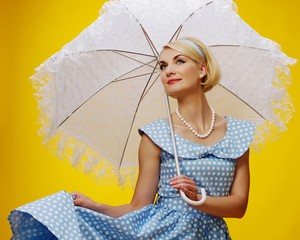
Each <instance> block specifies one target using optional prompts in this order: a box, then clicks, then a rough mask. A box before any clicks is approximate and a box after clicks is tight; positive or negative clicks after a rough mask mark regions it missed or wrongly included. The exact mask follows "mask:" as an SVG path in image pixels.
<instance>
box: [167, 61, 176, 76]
mask: <svg viewBox="0 0 300 240" xmlns="http://www.w3.org/2000/svg"><path fill="white" fill-rule="evenodd" d="M165 73H166V76H168V77H169V76H171V75H172V74H174V73H175V70H174V67H173V65H172V64H169V65H168V66H167V67H166V69H165Z"/></svg>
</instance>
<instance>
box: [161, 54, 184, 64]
mask: <svg viewBox="0 0 300 240" xmlns="http://www.w3.org/2000/svg"><path fill="white" fill-rule="evenodd" d="M180 56H183V57H185V55H184V54H178V55H176V56H175V57H173V60H175V59H176V58H178V57H180ZM160 63H166V62H165V61H159V64H160Z"/></svg>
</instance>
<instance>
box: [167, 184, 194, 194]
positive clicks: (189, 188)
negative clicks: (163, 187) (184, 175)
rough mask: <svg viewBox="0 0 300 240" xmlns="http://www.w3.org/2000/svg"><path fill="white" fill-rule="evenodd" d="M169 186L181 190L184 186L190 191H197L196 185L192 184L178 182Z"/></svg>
mask: <svg viewBox="0 0 300 240" xmlns="http://www.w3.org/2000/svg"><path fill="white" fill-rule="evenodd" d="M171 186H172V187H174V188H175V189H177V190H183V189H184V188H186V189H188V190H189V191H191V192H194V193H197V187H196V186H195V185H193V184H188V183H178V184H172V185H171Z"/></svg>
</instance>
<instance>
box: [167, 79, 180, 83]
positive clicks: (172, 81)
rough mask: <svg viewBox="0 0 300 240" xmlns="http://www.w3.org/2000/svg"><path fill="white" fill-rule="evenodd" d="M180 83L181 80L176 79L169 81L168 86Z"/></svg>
mask: <svg viewBox="0 0 300 240" xmlns="http://www.w3.org/2000/svg"><path fill="white" fill-rule="evenodd" d="M178 81H180V79H178V78H176V79H170V80H168V81H167V84H174V83H176V82H178Z"/></svg>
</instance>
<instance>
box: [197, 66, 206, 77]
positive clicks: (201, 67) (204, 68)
mask: <svg viewBox="0 0 300 240" xmlns="http://www.w3.org/2000/svg"><path fill="white" fill-rule="evenodd" d="M206 74H207V67H206V65H205V64H201V65H200V71H199V78H204V77H205V75H206Z"/></svg>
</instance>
